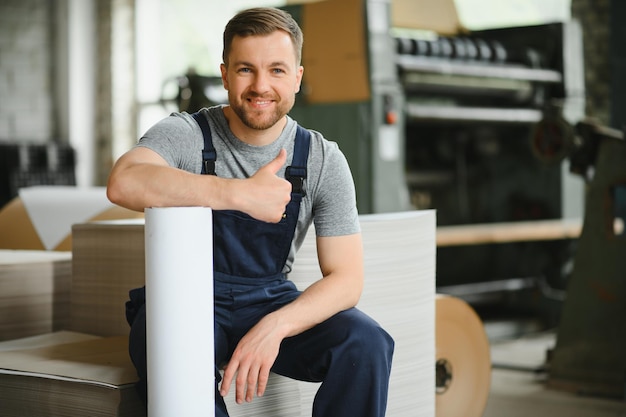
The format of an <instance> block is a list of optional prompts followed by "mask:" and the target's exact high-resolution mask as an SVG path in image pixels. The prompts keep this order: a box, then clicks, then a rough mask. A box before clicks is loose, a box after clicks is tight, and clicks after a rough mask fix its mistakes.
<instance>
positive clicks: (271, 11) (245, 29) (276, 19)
mask: <svg viewBox="0 0 626 417" xmlns="http://www.w3.org/2000/svg"><path fill="white" fill-rule="evenodd" d="M277 30H282V31H284V32H286V33H287V34H289V36H290V37H291V42H292V43H293V49H294V52H295V54H296V62H297V64H298V65H300V61H301V60H302V43H303V36H302V30H301V29H300V26H298V23H296V21H295V20H294V19H293V17H292V16H291V15H290V14H289V13H287V12H286V11H284V10H281V9H277V8H275V7H255V8H252V9H247V10H243V11H241V12H239V13H237V14H236V15H235V16H234V17H233V18H232V19H230V21H229V22H228V23H227V24H226V27H225V28H224V49H223V52H222V59H223V60H224V64H226V65H228V54H229V53H230V47H231V45H232V42H233V38H234V37H235V36H243V37H245V36H254V35H269V34H272V33H274V32H275V31H277Z"/></svg>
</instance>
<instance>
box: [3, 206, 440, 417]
mask: <svg viewBox="0 0 626 417" xmlns="http://www.w3.org/2000/svg"><path fill="white" fill-rule="evenodd" d="M361 225H362V232H363V244H364V254H365V280H366V281H365V289H364V292H363V296H362V298H361V302H360V304H359V308H361V309H362V310H363V311H365V312H366V313H368V314H369V315H371V316H372V317H373V318H374V319H376V320H377V321H378V322H379V323H380V324H381V325H382V326H383V327H384V328H385V329H386V330H387V331H388V332H389V333H390V334H391V335H392V336H393V337H394V339H395V342H396V350H395V354H394V363H393V369H392V379H391V382H390V384H391V385H390V393H389V404H388V412H387V415H388V416H389V417H405V416H407V415H434V414H435V410H434V407H435V399H434V397H435V390H434V385H435V384H434V381H435V376H434V372H435V367H434V363H435V337H434V326H435V317H434V314H435V304H434V303H435V251H436V249H435V213H434V212H433V211H419V212H418V211H414V212H407V213H393V214H384V215H365V216H361ZM314 233H315V232H314V230H311V231H310V232H309V234H308V236H307V238H306V240H305V242H304V244H303V246H302V248H301V249H300V251H299V252H298V256H297V260H296V263H295V265H294V269H293V272H292V273H291V274H290V279H292V280H294V282H295V283H296V284H297V285H298V287H299V288H301V289H304V288H305V287H306V286H307V285H309V284H310V283H311V282H313V281H315V280H317V279H319V278H320V277H321V273H320V271H319V266H318V262H317V256H316V250H315V236H314ZM72 234H73V253H72V263H73V277H72V281H73V282H72V298H71V307H72V308H71V317H70V324H71V325H70V329H71V330H73V331H76V332H81V333H89V334H93V335H97V336H100V337H101V338H98V339H96V340H87V341H84V342H76V344H67V343H61V344H59V343H56V344H54V345H53V346H49V347H38V348H34V349H22V350H20V351H19V352H18V351H14V352H0V358H1V357H2V356H3V355H5V354H10V356H9V357H8V359H7V360H2V359H0V368H4V370H1V369H0V392H2V391H5V390H6V392H8V393H9V394H6V395H7V396H9V395H10V396H11V397H12V398H13V400H11V401H9V402H7V404H11V405H10V407H9V408H8V409H9V410H18V411H19V412H21V414H15V413H14V414H8V413H5V412H4V409H3V407H5V406H4V404H5V402H4V401H5V397H0V415H8V416H14V415H15V416H17V415H20V416H23V415H48V416H50V415H53V416H75V415H90V416H100V415H102V416H126V415H130V414H126V413H127V410H135V411H136V409H137V404H138V403H137V398H136V394H135V392H134V390H130V389H127V387H128V384H129V383H131V382H133V381H134V380H135V372H134V369H133V367H132V364H130V361H129V360H128V354H127V346H126V343H127V339H126V335H127V334H128V330H129V327H128V324H127V323H126V319H125V312H124V303H125V301H126V300H127V298H128V291H129V290H130V289H132V288H135V287H138V286H141V285H143V282H144V272H145V257H144V230H143V222H142V221H141V220H129V221H107V222H94V223H85V224H77V225H74V226H73V228H72ZM118 336H122V337H118ZM180 354H181V355H184V354H185V352H181V353H180ZM16 363H17V364H19V366H17V365H15V364H16ZM28 363H30V364H31V365H28V366H27V364H28ZM11 364H13V365H11ZM77 364H80V367H77V366H76V365H77ZM83 367H85V368H86V369H85V370H83V371H81V372H80V373H77V368H83ZM16 368H18V369H16ZM11 369H13V370H12V371H11ZM60 374H61V375H60ZM52 375H56V377H55V376H52ZM111 375H114V376H115V378H111V377H110V376H111ZM177 383H180V382H177ZM317 387H318V385H317V384H311V383H305V382H298V383H294V381H293V380H289V379H287V378H284V377H280V376H278V375H274V374H272V375H271V377H270V385H269V386H268V389H267V392H266V394H265V395H264V396H263V397H261V398H256V399H255V400H254V401H253V402H252V403H247V404H242V405H237V404H235V402H234V398H233V392H234V390H231V395H229V396H228V397H227V398H226V402H227V405H228V408H229V412H230V415H231V416H232V417H251V416H255V417H263V416H267V417H269V416H271V417H281V416H290V417H293V416H310V415H311V404H312V399H313V396H314V394H315V392H316V390H317ZM1 395H4V394H0V396H1ZM37 401H41V402H42V404H43V403H44V402H46V403H47V404H48V405H49V406H50V407H51V408H50V409H51V410H52V409H53V408H52V407H57V408H54V411H53V412H52V411H51V412H47V413H38V412H30V409H28V408H24V407H28V406H30V403H32V402H37ZM20 407H22V408H20ZM79 409H80V410H82V411H81V412H78V411H77V410H79ZM24 410H26V411H24ZM135 411H133V412H135ZM11 412H13V411H11ZM136 415H142V414H141V413H139V414H136Z"/></svg>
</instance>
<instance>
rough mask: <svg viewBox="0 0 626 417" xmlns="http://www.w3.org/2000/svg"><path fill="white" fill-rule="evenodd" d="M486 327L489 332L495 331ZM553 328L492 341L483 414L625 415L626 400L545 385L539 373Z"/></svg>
mask: <svg viewBox="0 0 626 417" xmlns="http://www.w3.org/2000/svg"><path fill="white" fill-rule="evenodd" d="M486 327H487V333H488V335H489V334H490V332H491V335H493V334H494V331H496V332H497V331H498V329H497V327H495V328H494V327H493V326H491V327H488V325H486ZM555 341H556V334H555V332H552V331H542V332H538V333H531V334H525V335H524V336H521V337H516V338H514V339H508V340H507V339H503V340H499V341H498V340H491V360H492V364H493V369H492V373H491V378H492V380H491V387H490V393H489V398H488V400H487V406H486V409H485V412H484V414H483V416H482V417H626V401H619V400H611V399H604V398H592V397H583V396H579V395H576V394H573V393H570V392H565V391H558V390H554V389H549V388H547V387H546V384H545V379H546V374H545V373H544V372H541V368H542V365H543V364H544V363H545V357H546V352H547V349H549V348H552V347H554V344H555Z"/></svg>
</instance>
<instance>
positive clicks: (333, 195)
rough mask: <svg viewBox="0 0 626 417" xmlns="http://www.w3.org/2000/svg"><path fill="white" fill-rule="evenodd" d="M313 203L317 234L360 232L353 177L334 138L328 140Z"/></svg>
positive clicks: (335, 234) (338, 234)
mask: <svg viewBox="0 0 626 417" xmlns="http://www.w3.org/2000/svg"><path fill="white" fill-rule="evenodd" d="M324 153H325V155H324V158H323V163H322V167H321V171H320V180H319V182H318V190H317V194H316V198H315V202H314V206H313V211H314V216H313V219H314V220H313V221H314V223H315V231H316V235H317V236H342V235H350V234H354V233H359V232H360V224H359V216H358V210H357V206H356V192H355V188H354V180H353V178H352V173H351V171H350V167H349V165H348V161H347V160H346V157H345V156H344V154H343V153H342V152H341V150H340V149H339V147H338V145H337V144H336V143H335V142H327V144H326V146H325V147H324Z"/></svg>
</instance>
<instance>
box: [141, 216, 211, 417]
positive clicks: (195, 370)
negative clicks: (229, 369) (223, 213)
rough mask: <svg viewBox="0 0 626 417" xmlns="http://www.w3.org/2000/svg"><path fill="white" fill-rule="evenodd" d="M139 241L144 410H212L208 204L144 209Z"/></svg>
mask: <svg viewBox="0 0 626 417" xmlns="http://www.w3.org/2000/svg"><path fill="white" fill-rule="evenodd" d="M145 244H146V314H147V319H146V320H147V329H146V340H147V361H148V413H149V415H150V416H151V417H171V416H185V417H193V416H202V417H207V416H214V415H215V386H214V383H215V374H214V353H213V351H214V345H213V337H214V335H213V225H212V212H211V209H209V208H204V207H168V208H149V209H146V210H145Z"/></svg>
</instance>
